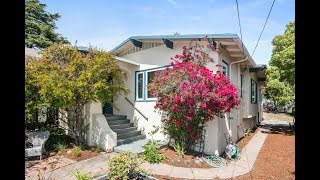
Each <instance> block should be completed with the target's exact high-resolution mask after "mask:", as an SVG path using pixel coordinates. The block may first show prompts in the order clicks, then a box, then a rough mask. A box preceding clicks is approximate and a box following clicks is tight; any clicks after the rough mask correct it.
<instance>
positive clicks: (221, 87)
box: [148, 44, 240, 151]
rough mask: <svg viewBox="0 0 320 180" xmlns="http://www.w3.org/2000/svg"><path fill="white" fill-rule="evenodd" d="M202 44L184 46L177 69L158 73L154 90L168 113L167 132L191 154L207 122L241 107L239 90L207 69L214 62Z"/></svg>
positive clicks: (158, 102) (175, 67) (173, 63)
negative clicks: (208, 64)
mask: <svg viewBox="0 0 320 180" xmlns="http://www.w3.org/2000/svg"><path fill="white" fill-rule="evenodd" d="M202 49H203V47H202V46H201V45H198V44H197V45H196V46H191V47H189V48H187V47H186V46H184V47H183V52H182V54H181V55H180V54H177V55H175V57H174V59H173V62H172V63H171V64H172V65H173V66H172V67H171V68H169V67H168V68H166V69H165V70H163V71H160V72H156V74H155V77H154V80H153V83H151V85H150V87H148V88H150V90H151V93H152V94H153V95H155V96H156V97H157V98H158V101H157V103H156V106H155V108H156V109H160V110H162V111H164V112H165V113H166V114H167V118H166V119H164V120H163V126H164V133H165V134H168V135H169V136H170V137H171V138H172V139H173V140H174V141H175V143H178V144H179V146H180V147H183V148H184V149H185V150H187V151H189V150H191V148H192V145H193V144H195V143H196V141H197V140H198V139H199V138H200V136H201V134H202V130H203V128H204V127H205V123H206V122H208V121H211V120H213V118H214V117H215V116H220V115H221V114H222V113H224V112H229V111H230V110H231V109H232V108H233V107H236V106H237V105H239V103H240V101H239V99H238V94H237V88H236V87H235V86H234V85H233V84H231V83H230V81H229V79H228V78H226V77H225V76H224V75H223V74H222V73H221V72H220V71H218V72H217V73H216V74H213V72H212V71H210V70H209V69H208V68H206V67H205V65H206V63H207V62H209V61H213V59H212V58H211V57H210V56H209V54H208V53H207V52H206V51H203V50H202Z"/></svg>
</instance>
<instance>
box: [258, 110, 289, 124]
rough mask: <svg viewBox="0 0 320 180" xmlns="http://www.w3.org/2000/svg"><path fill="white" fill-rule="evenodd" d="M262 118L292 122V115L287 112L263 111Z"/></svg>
mask: <svg viewBox="0 0 320 180" xmlns="http://www.w3.org/2000/svg"><path fill="white" fill-rule="evenodd" d="M262 117H263V120H267V121H268V120H280V121H286V122H288V123H292V122H293V117H294V116H293V115H292V114H289V113H272V112H263V114H262Z"/></svg>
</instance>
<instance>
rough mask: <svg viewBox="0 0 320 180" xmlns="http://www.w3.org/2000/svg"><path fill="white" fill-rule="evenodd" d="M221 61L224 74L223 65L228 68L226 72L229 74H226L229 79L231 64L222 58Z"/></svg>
mask: <svg viewBox="0 0 320 180" xmlns="http://www.w3.org/2000/svg"><path fill="white" fill-rule="evenodd" d="M221 62H222V74H223V67H225V68H226V71H227V72H226V73H227V75H226V77H227V78H228V79H230V78H229V64H228V63H227V62H226V61H225V60H223V59H221Z"/></svg>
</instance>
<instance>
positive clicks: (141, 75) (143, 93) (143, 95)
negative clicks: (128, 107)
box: [135, 66, 167, 101]
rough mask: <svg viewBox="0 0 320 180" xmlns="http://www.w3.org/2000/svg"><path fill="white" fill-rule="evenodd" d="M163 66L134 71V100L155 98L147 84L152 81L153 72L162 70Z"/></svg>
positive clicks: (152, 99)
mask: <svg viewBox="0 0 320 180" xmlns="http://www.w3.org/2000/svg"><path fill="white" fill-rule="evenodd" d="M166 67H167V66H165V67H160V68H155V69H147V70H143V71H136V80H135V81H136V92H135V95H136V101H156V100H157V98H156V97H155V96H153V95H152V94H151V92H150V90H149V89H148V85H149V84H150V83H152V81H153V78H154V74H155V72H157V71H161V70H164V69H165V68H166Z"/></svg>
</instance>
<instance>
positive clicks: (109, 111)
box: [102, 103, 113, 114]
mask: <svg viewBox="0 0 320 180" xmlns="http://www.w3.org/2000/svg"><path fill="white" fill-rule="evenodd" d="M102 112H103V114H113V107H112V106H111V105H110V104H109V103H105V104H104V106H103V108H102Z"/></svg>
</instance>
